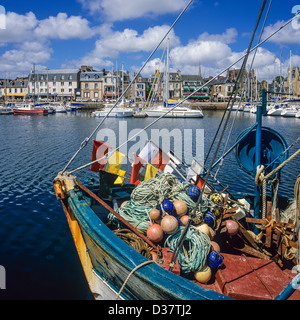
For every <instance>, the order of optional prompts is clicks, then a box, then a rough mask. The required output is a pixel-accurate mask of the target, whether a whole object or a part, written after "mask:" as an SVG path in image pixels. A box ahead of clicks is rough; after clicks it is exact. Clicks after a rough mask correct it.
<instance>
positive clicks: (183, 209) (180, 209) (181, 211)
mask: <svg viewBox="0 0 300 320" xmlns="http://www.w3.org/2000/svg"><path fill="white" fill-rule="evenodd" d="M173 205H174V207H175V210H176V214H177V216H178V217H181V216H184V215H186V214H187V212H188V208H187V205H186V203H185V202H184V201H182V200H176V201H174V202H173Z"/></svg>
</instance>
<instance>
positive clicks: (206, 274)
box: [194, 266, 211, 283]
mask: <svg viewBox="0 0 300 320" xmlns="http://www.w3.org/2000/svg"><path fill="white" fill-rule="evenodd" d="M194 277H195V279H196V280H197V281H198V282H200V283H207V282H208V281H209V280H210V279H211V269H210V267H207V266H204V267H203V268H202V269H201V270H199V271H195V272H194Z"/></svg>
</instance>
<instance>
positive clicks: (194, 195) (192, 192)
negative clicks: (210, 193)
mask: <svg viewBox="0 0 300 320" xmlns="http://www.w3.org/2000/svg"><path fill="white" fill-rule="evenodd" d="M186 193H187V195H188V196H189V197H190V198H191V199H192V200H193V201H194V202H196V201H197V200H198V198H199V196H200V193H201V190H200V188H199V187H197V186H190V187H189V188H188V189H187V192H186Z"/></svg>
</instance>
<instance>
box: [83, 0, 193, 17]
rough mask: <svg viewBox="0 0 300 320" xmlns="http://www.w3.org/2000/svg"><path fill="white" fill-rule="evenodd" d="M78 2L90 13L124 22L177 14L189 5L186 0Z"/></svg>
mask: <svg viewBox="0 0 300 320" xmlns="http://www.w3.org/2000/svg"><path fill="white" fill-rule="evenodd" d="M78 2H80V3H81V4H82V6H83V8H85V9H87V10H89V12H90V13H92V14H95V13H97V14H99V13H100V14H102V15H103V16H104V17H105V18H106V19H107V20H109V21H124V20H129V19H136V18H141V17H145V16H157V15H161V14H166V13H175V12H178V11H180V10H182V9H183V8H184V6H185V5H186V4H187V2H186V0H164V1H161V0H151V1H141V0H126V1H124V0H78ZM116 8H118V10H116Z"/></svg>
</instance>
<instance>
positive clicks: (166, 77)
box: [164, 38, 170, 107]
mask: <svg viewBox="0 0 300 320" xmlns="http://www.w3.org/2000/svg"><path fill="white" fill-rule="evenodd" d="M169 52H170V38H168V39H167V65H166V71H165V101H164V102H165V106H166V107H167V106H168V100H169V79H170V78H169V77H170V76H169V67H170V66H169Z"/></svg>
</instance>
